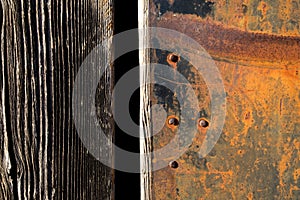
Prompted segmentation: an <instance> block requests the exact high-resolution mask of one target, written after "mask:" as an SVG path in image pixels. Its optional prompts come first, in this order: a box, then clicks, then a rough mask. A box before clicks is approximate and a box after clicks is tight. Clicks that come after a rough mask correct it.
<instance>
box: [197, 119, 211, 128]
mask: <svg viewBox="0 0 300 200" xmlns="http://www.w3.org/2000/svg"><path fill="white" fill-rule="evenodd" d="M198 124H199V126H200V127H202V128H206V127H208V126H209V123H208V121H207V120H205V119H200V120H199V123H198Z"/></svg>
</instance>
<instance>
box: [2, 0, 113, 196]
mask: <svg viewBox="0 0 300 200" xmlns="http://www.w3.org/2000/svg"><path fill="white" fill-rule="evenodd" d="M0 6H1V7H0V8H1V9H0V10H1V12H0V16H1V17H0V20H1V28H0V35H1V41H0V45H1V46H0V48H1V53H0V65H1V70H0V73H1V79H0V80H1V81H0V82H1V87H0V89H1V98H0V103H1V106H0V199H5V200H6V199H7V200H10V199H111V198H112V187H113V178H112V177H113V172H112V170H111V169H110V168H108V167H105V166H104V165H102V164H101V163H100V162H99V161H97V160H96V159H94V158H93V157H92V156H91V155H90V154H89V152H88V150H87V149H86V148H85V147H84V146H83V145H82V143H81V141H80V138H79V137H78V135H77V134H76V128H75V127H74V124H73V120H72V110H71V102H72V99H71V97H72V89H73V88H72V85H73V82H74V80H75V77H76V73H77V71H78V69H79V67H80V65H81V63H82V61H83V60H84V58H85V57H86V55H87V54H88V53H89V52H90V51H91V50H92V49H93V48H94V47H95V46H96V45H97V44H98V43H99V42H100V41H101V39H103V38H106V37H109V36H111V35H112V30H113V29H112V1H110V0H98V1H93V0H78V1H71V0H64V1H58V0H42V1H40V0H31V1H24V0H21V1H19V0H1V3H0ZM111 75H112V71H111V69H109V70H107V72H106V73H105V75H104V77H103V80H102V81H101V83H100V85H102V87H101V88H103V89H102V90H101V89H99V90H101V91H100V92H102V94H104V96H103V95H102V96H103V97H102V98H100V99H98V101H97V102H101V103H102V105H103V104H104V105H109V104H110V103H109V102H110V91H111ZM100 113H101V109H100ZM106 133H107V135H109V137H112V135H113V129H111V130H106Z"/></svg>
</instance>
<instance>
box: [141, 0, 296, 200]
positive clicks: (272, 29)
mask: <svg viewBox="0 0 300 200" xmlns="http://www.w3.org/2000/svg"><path fill="white" fill-rule="evenodd" d="M299 9H300V2H299V1H278V0H277V1H258V0H246V1H238V0H229V1H213V2H209V1H204V0H198V1H180V0H169V1H163V0H156V1H150V4H149V13H147V15H148V16H149V21H148V22H147V23H149V26H158V27H164V28H168V29H174V30H177V31H179V32H182V33H184V34H186V35H188V36H189V37H191V38H193V39H194V40H195V41H197V42H198V43H199V44H200V45H202V47H204V49H206V51H207V52H208V53H209V54H210V55H211V56H212V57H213V59H214V62H215V64H216V66H217V68H218V70H219V72H220V74H221V77H222V80H223V83H224V88H225V91H226V118H225V124H224V127H223V131H222V133H221V135H220V138H219V139H218V141H217V143H216V144H215V146H214V148H213V149H212V150H211V151H210V153H209V154H208V155H207V156H205V157H203V158H201V157H199V154H198V151H199V149H200V148H201V144H202V142H203V138H204V137H205V135H206V133H207V130H209V128H210V126H209V123H210V121H209V120H210V117H211V110H210V105H211V99H210V96H209V90H208V88H207V86H206V83H205V81H204V79H203V77H202V75H201V74H199V73H198V72H197V70H196V69H195V67H194V66H193V65H191V63H190V62H189V61H188V60H186V59H183V58H181V57H180V55H178V56H179V57H178V58H176V57H175V58H174V57H173V58H172V55H173V54H174V55H175V56H177V55H176V50H174V52H167V51H163V50H157V49H156V50H152V51H151V52H149V56H150V59H149V60H148V62H158V63H161V64H165V65H169V66H170V67H172V68H173V69H174V70H177V71H178V72H180V73H181V74H182V75H183V76H184V77H186V78H187V80H189V82H190V84H191V85H192V87H193V89H194V91H195V93H196V96H197V97H198V99H199V108H200V112H199V115H198V118H197V119H195V126H198V127H197V132H196V133H194V134H195V138H194V139H193V142H192V144H191V145H190V146H189V149H188V150H187V151H186V152H185V153H184V154H183V155H181V156H180V158H178V159H176V160H174V162H172V163H170V165H169V166H168V167H164V168H162V169H160V170H157V171H154V172H152V173H150V174H149V176H148V177H147V178H149V177H150V179H151V181H148V182H147V181H145V183H146V185H145V186H144V189H145V190H146V191H148V192H145V193H146V194H147V195H148V197H147V198H149V199H164V200H165V199H189V200H190V199H299V198H300V151H299V150H300V137H299V135H300V119H299V116H300V74H299V70H300V27H299V21H300V17H299V15H300V11H299ZM146 10H147V9H146ZM176 40H177V39H176V38H169V41H167V42H166V43H169V45H170V47H172V46H173V47H174V49H176V48H175V47H176V42H177V41H176ZM156 42H159V40H158V41H156ZM182 48H184V47H182ZM174 65H176V66H174ZM152 73H159V69H157V68H156V69H155V70H154V72H152ZM150 75H151V74H150ZM165 81H166V82H167V81H171V80H165ZM174 84H177V85H178V87H180V84H182V83H179V82H177V83H174ZM150 97H151V98H150V99H151V103H152V104H155V103H158V104H161V105H162V106H163V107H164V108H165V110H166V112H167V115H168V118H167V120H166V122H165V125H164V127H163V128H162V130H161V131H160V132H159V133H158V134H157V135H155V136H154V137H153V138H152V140H151V141H147V142H148V143H147V145H146V146H151V147H152V148H151V151H155V150H157V149H160V148H163V147H164V146H165V145H167V144H168V143H169V142H170V140H171V139H172V138H173V137H174V135H175V134H176V131H177V130H178V127H179V126H180V123H181V121H180V119H181V116H180V106H179V104H178V100H177V99H176V95H174V93H172V92H170V91H169V90H167V89H166V88H164V87H161V86H158V85H156V86H153V87H151V90H150ZM186 101H189V98H188V97H186ZM201 120H203V121H201ZM186 131H188V130H186ZM148 150H149V149H148ZM151 160H152V164H154V163H155V162H156V158H155V157H152V158H151Z"/></svg>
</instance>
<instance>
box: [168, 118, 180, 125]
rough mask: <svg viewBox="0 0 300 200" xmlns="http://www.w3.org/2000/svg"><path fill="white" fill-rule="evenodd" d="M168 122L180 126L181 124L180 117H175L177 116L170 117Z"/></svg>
mask: <svg viewBox="0 0 300 200" xmlns="http://www.w3.org/2000/svg"><path fill="white" fill-rule="evenodd" d="M168 124H169V125H170V126H178V125H179V121H178V119H177V118H175V117H170V118H169V119H168Z"/></svg>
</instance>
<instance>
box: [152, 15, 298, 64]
mask: <svg viewBox="0 0 300 200" xmlns="http://www.w3.org/2000/svg"><path fill="white" fill-rule="evenodd" d="M156 25H157V26H159V27H163V28H169V29H174V30H176V31H179V32H182V33H185V34H187V35H188V36H190V37H191V38H193V39H194V40H196V41H197V42H198V43H199V44H200V45H202V46H203V47H204V48H205V49H206V50H207V51H208V52H209V53H210V54H211V55H212V56H214V57H217V58H225V59H226V58H227V59H230V60H242V61H247V62H248V61H254V62H260V63H263V62H268V63H271V64H272V65H278V64H279V65H282V64H285V65H289V64H296V63H299V62H300V38H299V37H297V36H279V35H271V34H266V33H255V32H245V31H242V30H239V29H237V28H231V27H226V26H224V25H222V24H219V23H214V22H212V21H210V20H203V19H201V18H200V17H197V16H195V15H189V14H174V13H172V12H167V13H165V14H164V15H163V16H161V17H160V18H159V20H157V24H156ZM274 63H275V64H274Z"/></svg>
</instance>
